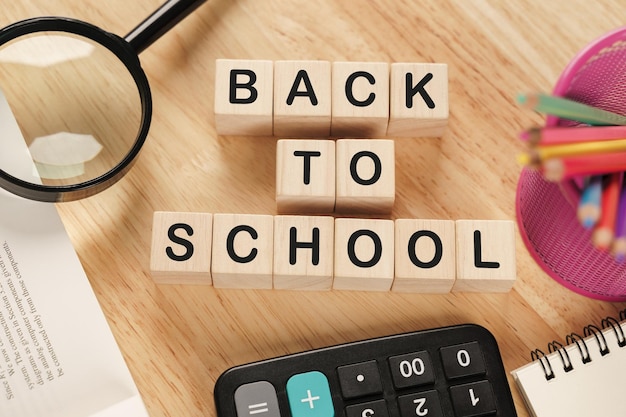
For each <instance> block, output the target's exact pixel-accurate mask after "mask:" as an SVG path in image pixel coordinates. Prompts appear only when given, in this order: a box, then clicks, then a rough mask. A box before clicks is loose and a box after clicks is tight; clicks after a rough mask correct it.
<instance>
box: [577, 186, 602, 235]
mask: <svg viewBox="0 0 626 417" xmlns="http://www.w3.org/2000/svg"><path fill="white" fill-rule="evenodd" d="M601 199H602V176H601V175H593V176H591V177H588V178H587V179H586V181H585V186H584V188H583V191H582V194H581V196H580V201H579V203H578V210H577V215H578V220H579V221H580V223H581V224H582V225H583V227H584V228H585V229H591V228H592V227H593V226H594V225H595V224H596V222H597V221H598V219H599V218H600V213H601V211H602V209H601Z"/></svg>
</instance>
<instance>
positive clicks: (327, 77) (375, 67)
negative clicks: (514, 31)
mask: <svg viewBox="0 0 626 417" xmlns="http://www.w3.org/2000/svg"><path fill="white" fill-rule="evenodd" d="M215 83H216V84H215V107H214V108H215V125H216V129H217V133H218V134H220V135H245V136H249V135H251V136H272V135H273V136H277V137H283V138H303V137H316V138H322V137H353V138H372V137H377V138H381V137H418V136H421V137H430V136H442V135H443V132H444V131H445V128H446V126H447V124H448V113H449V109H448V67H447V65H446V64H436V63H392V64H388V63H386V62H332V63H331V62H328V61H276V62H273V61H268V60H231V59H218V60H216V76H215Z"/></svg>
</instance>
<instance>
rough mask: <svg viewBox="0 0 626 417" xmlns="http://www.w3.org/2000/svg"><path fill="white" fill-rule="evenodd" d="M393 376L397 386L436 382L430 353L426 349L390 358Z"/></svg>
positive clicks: (413, 385) (394, 383) (405, 386)
mask: <svg viewBox="0 0 626 417" xmlns="http://www.w3.org/2000/svg"><path fill="white" fill-rule="evenodd" d="M389 367H390V368H391V377H392V378H393V385H394V386H395V387H396V388H408V387H416V386H418V385H424V384H432V383H433V382H435V373H434V371H433V366H432V362H431V360H430V355H429V354H428V352H426V351H425V350H423V351H420V352H415V353H407V354H405V355H399V356H392V357H390V358H389Z"/></svg>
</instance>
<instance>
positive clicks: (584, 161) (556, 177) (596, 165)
mask: <svg viewBox="0 0 626 417" xmlns="http://www.w3.org/2000/svg"><path fill="white" fill-rule="evenodd" d="M538 167H539V168H540V169H541V171H542V173H543V176H544V178H545V179H547V180H548V181H555V182H556V181H562V180H564V179H570V178H574V177H580V176H589V175H599V174H610V173H614V172H622V171H626V151H624V152H615V153H609V154H604V153H600V154H593V155H583V156H572V157H567V158H549V159H546V160H545V161H542V162H541V165H540V166H538Z"/></svg>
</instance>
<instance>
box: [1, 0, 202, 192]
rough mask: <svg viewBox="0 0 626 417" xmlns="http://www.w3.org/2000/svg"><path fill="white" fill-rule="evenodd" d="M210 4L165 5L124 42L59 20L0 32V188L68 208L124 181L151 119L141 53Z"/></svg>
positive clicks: (187, 0)
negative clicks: (201, 7) (195, 12)
mask: <svg viewBox="0 0 626 417" xmlns="http://www.w3.org/2000/svg"><path fill="white" fill-rule="evenodd" d="M204 2H205V0H170V1H167V2H166V3H164V4H163V5H162V6H161V7H160V8H159V9H158V10H156V11H155V12H154V13H153V14H152V15H150V16H149V17H148V18H147V19H145V20H144V21H143V22H142V23H140V24H139V25H138V26H137V27H136V28H135V29H133V30H132V31H131V32H130V33H129V34H128V35H126V36H125V37H124V38H121V37H119V36H117V35H114V34H112V33H109V32H106V31H104V30H102V29H100V28H98V27H96V26H94V25H92V24H89V23H86V22H82V21H79V20H75V19H71V18H63V17H38V18H33V19H27V20H23V21H20V22H17V23H14V24H12V25H10V26H7V27H5V28H3V29H0V187H2V188H4V189H5V190H7V191H9V192H12V193H14V194H17V195H19V196H21V197H25V198H29V199H32V200H38V201H46V202H62V201H72V200H77V199H81V198H85V197H88V196H91V195H94V194H96V193H98V192H100V191H102V190H104V189H106V188H108V187H110V186H111V185H113V184H114V183H115V182H117V181H118V180H119V179H120V178H122V177H123V176H124V175H125V174H126V172H128V170H129V169H130V167H131V166H132V164H133V162H134V161H135V159H136V158H137V155H138V154H139V151H140V149H141V147H142V145H143V143H144V142H145V140H146V136H147V135H148V130H149V127H150V121H151V118H152V98H151V93H150V86H149V84H148V80H147V78H146V75H145V73H144V71H143V69H142V68H141V64H140V62H139V57H138V55H139V54H140V53H141V52H142V51H143V50H145V49H146V48H147V47H148V46H150V45H151V44H152V43H153V42H154V41H156V40H157V39H158V38H159V37H161V35H163V34H164V33H166V32H167V31H168V30H169V29H171V28H172V27H173V26H175V25H176V24H177V23H178V22H180V21H181V20H182V19H184V18H185V17H186V16H187V15H188V14H189V13H191V12H192V11H194V10H195V9H196V8H197V7H199V6H200V5H201V4H202V3H204Z"/></svg>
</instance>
